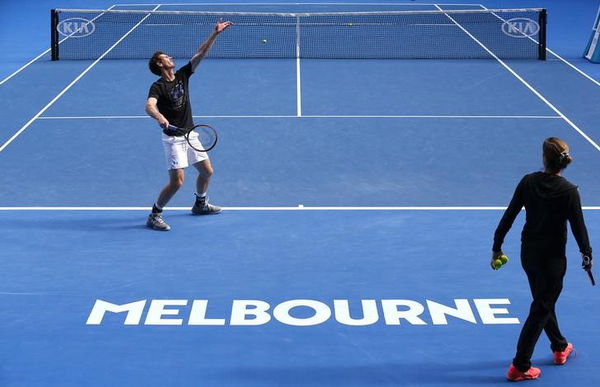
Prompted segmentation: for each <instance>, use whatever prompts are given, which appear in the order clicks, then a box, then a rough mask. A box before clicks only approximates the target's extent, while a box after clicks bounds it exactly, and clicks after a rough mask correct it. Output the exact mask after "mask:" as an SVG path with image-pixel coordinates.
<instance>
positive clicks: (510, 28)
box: [502, 17, 540, 38]
mask: <svg viewBox="0 0 600 387" xmlns="http://www.w3.org/2000/svg"><path fill="white" fill-rule="evenodd" d="M502 32H504V33H505V34H506V35H508V36H510V37H513V38H529V37H532V36H535V35H537V33H538V32H540V25H539V24H538V23H537V22H536V21H535V20H531V19H529V18H526V17H516V18H513V19H509V20H506V21H505V22H504V23H502Z"/></svg>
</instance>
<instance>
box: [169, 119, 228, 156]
mask: <svg viewBox="0 0 600 387" xmlns="http://www.w3.org/2000/svg"><path fill="white" fill-rule="evenodd" d="M167 130H168V131H169V132H170V133H173V135H175V136H181V135H183V137H185V141H187V143H188V145H189V146H190V147H191V148H192V149H194V150H196V151H198V152H208V151H210V150H211V149H213V148H214V147H215V146H216V145H217V140H218V139H219V136H218V135H217V131H216V130H215V128H213V127H212V126H210V125H206V124H201V125H194V126H192V127H191V128H178V127H177V126H173V125H169V128H168V129H167Z"/></svg>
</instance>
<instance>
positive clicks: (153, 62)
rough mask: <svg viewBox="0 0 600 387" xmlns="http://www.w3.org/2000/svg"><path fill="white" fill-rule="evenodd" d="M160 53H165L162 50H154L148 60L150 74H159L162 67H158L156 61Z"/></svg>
mask: <svg viewBox="0 0 600 387" xmlns="http://www.w3.org/2000/svg"><path fill="white" fill-rule="evenodd" d="M161 55H165V53H164V52H162V51H156V52H155V53H154V54H153V55H152V58H150V61H149V62H148V67H149V68H150V71H152V74H155V75H161V74H162V72H161V69H162V67H160V66H159V65H158V61H159V58H160V56H161Z"/></svg>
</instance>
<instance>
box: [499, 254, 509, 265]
mask: <svg viewBox="0 0 600 387" xmlns="http://www.w3.org/2000/svg"><path fill="white" fill-rule="evenodd" d="M498 259H499V260H500V261H501V262H502V264H503V265H506V262H508V257H507V256H506V255H504V254H502V255H501V256H499V257H498Z"/></svg>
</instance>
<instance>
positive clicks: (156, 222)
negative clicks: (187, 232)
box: [146, 214, 171, 231]
mask: <svg viewBox="0 0 600 387" xmlns="http://www.w3.org/2000/svg"><path fill="white" fill-rule="evenodd" d="M146 226H148V227H150V228H151V229H153V230H159V231H169V230H170V229H171V226H169V225H168V224H167V222H165V221H164V219H163V218H162V216H160V214H150V215H148V221H146Z"/></svg>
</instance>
